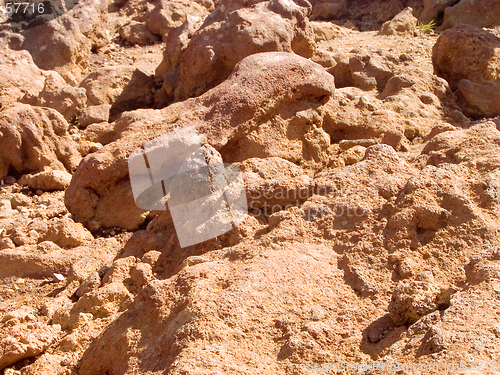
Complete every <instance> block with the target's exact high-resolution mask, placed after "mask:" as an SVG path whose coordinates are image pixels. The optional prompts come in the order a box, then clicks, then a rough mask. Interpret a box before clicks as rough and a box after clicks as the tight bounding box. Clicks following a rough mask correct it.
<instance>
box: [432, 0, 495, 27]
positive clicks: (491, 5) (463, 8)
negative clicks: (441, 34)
mask: <svg viewBox="0 0 500 375" xmlns="http://www.w3.org/2000/svg"><path fill="white" fill-rule="evenodd" d="M462 23H463V24H468V25H475V26H479V27H493V26H499V25H500V4H499V3H498V1H495V0H461V1H460V2H458V4H456V5H454V6H452V7H449V8H446V10H445V12H444V21H443V25H442V29H446V28H449V27H453V26H456V25H459V24H462Z"/></svg>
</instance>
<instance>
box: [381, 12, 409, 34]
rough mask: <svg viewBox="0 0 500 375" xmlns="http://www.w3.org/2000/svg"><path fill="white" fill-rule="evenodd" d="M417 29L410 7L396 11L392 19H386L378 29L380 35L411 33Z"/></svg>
mask: <svg viewBox="0 0 500 375" xmlns="http://www.w3.org/2000/svg"><path fill="white" fill-rule="evenodd" d="M416 30H417V18H416V17H415V16H414V15H413V9H412V8H406V9H405V10H403V11H402V12H401V13H398V14H397V15H396V17H394V18H393V19H392V20H390V21H387V22H386V23H384V24H383V25H382V28H381V29H380V34H381V35H396V34H403V35H413V34H415V31H416Z"/></svg>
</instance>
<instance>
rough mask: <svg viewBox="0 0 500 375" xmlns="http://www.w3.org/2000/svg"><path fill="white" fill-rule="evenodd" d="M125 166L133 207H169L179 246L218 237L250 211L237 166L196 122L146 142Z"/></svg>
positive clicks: (146, 208)
mask: <svg viewBox="0 0 500 375" xmlns="http://www.w3.org/2000/svg"><path fill="white" fill-rule="evenodd" d="M128 166H129V174H130V181H131V184H132V191H133V194H134V199H135V202H136V204H137V206H138V207H140V208H142V209H144V210H167V206H168V209H169V210H170V213H171V215H172V219H173V222H174V226H175V231H176V233H177V237H178V239H179V243H180V245H181V247H187V246H191V245H195V244H198V243H201V242H204V241H207V240H209V239H212V238H214V237H217V236H220V235H222V234H224V233H226V232H228V231H230V230H231V229H233V228H235V227H236V226H238V225H239V224H240V223H241V222H243V220H244V219H245V218H246V216H247V214H248V203H247V197H246V190H245V184H244V181H243V176H242V173H241V170H240V169H239V168H238V167H237V166H235V165H233V164H224V163H223V162H222V159H221V157H220V155H219V154H218V152H217V151H216V150H215V149H213V148H212V147H211V146H210V145H208V144H206V139H205V138H204V137H203V136H202V135H200V134H198V132H197V131H196V129H195V127H194V126H191V127H186V128H181V129H176V130H174V131H171V132H169V133H167V134H165V135H163V136H161V137H159V138H156V139H154V140H152V141H150V142H148V143H146V144H144V145H143V147H142V148H139V149H136V150H135V151H134V152H133V153H132V154H131V156H130V157H129V159H128Z"/></svg>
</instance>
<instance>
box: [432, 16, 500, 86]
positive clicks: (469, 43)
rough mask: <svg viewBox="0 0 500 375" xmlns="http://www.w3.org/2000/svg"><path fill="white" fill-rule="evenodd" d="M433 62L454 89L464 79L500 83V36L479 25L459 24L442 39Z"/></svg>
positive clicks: (443, 35) (436, 70)
mask: <svg viewBox="0 0 500 375" xmlns="http://www.w3.org/2000/svg"><path fill="white" fill-rule="evenodd" d="M432 62H433V64H434V69H435V72H436V74H437V75H438V76H440V77H443V78H444V79H446V80H447V81H448V82H449V83H450V86H451V88H452V89H453V90H455V89H456V88H457V85H458V82H459V81H460V80H461V79H468V80H469V81H472V82H477V83H481V82H483V81H493V82H500V38H498V37H497V36H495V35H494V34H492V33H490V32H488V31H486V30H482V29H481V28H479V27H477V26H470V25H459V26H455V27H454V28H452V29H450V30H447V31H445V32H444V33H443V34H442V35H441V37H440V38H439V39H438V41H437V43H436V45H435V46H434V49H433V54H432Z"/></svg>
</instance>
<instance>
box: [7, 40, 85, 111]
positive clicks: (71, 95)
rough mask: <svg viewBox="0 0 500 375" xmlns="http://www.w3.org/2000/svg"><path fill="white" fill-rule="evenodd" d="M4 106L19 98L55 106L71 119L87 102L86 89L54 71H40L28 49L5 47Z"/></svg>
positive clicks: (22, 100) (43, 105)
mask: <svg viewBox="0 0 500 375" xmlns="http://www.w3.org/2000/svg"><path fill="white" fill-rule="evenodd" d="M0 71H1V72H2V74H1V78H0V80H1V85H0V87H1V89H0V108H6V107H8V106H10V105H12V104H14V103H16V102H18V101H21V102H24V103H27V104H31V105H36V106H42V107H50V108H54V109H56V110H57V111H59V113H61V114H62V115H63V116H64V117H65V118H66V119H67V120H72V119H73V118H74V117H75V115H76V112H77V110H78V109H80V108H83V107H84V106H85V105H86V97H85V92H84V90H82V89H78V88H74V87H71V86H69V85H67V84H66V82H65V81H64V80H63V79H62V78H61V76H60V75H59V74H58V73H56V72H54V71H47V72H46V71H43V70H40V69H39V68H38V67H37V66H36V65H35V64H34V63H33V59H32V57H31V55H30V54H29V53H28V52H26V51H14V50H11V49H9V48H5V49H3V50H2V52H1V57H0Z"/></svg>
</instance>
